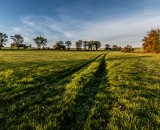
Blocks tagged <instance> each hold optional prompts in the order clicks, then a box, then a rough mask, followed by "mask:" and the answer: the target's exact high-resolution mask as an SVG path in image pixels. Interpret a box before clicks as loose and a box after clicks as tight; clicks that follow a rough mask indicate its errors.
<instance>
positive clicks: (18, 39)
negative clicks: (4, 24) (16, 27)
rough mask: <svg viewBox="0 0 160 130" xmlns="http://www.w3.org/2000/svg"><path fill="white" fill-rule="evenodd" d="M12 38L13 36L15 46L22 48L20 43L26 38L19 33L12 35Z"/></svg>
mask: <svg viewBox="0 0 160 130" xmlns="http://www.w3.org/2000/svg"><path fill="white" fill-rule="evenodd" d="M10 38H11V39H12V40H13V42H14V43H15V44H16V45H15V46H17V47H18V49H19V48H20V45H21V44H22V43H23V42H24V38H23V37H22V36H21V35H19V34H16V35H14V36H11V37H10Z"/></svg>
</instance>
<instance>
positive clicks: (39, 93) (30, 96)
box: [0, 54, 102, 128]
mask: <svg viewBox="0 0 160 130" xmlns="http://www.w3.org/2000/svg"><path fill="white" fill-rule="evenodd" d="M101 55H102V54H101ZM101 55H99V56H101ZM99 56H97V57H96V58H94V59H93V60H91V61H89V62H87V63H85V64H83V65H81V66H79V67H77V68H76V69H74V70H72V71H70V72H69V73H67V74H65V75H63V76H62V77H61V78H59V80H57V82H54V83H53V84H52V85H51V86H53V85H56V83H58V82H60V81H62V80H63V81H62V82H65V83H66V84H67V82H69V81H68V79H67V77H69V76H71V75H72V74H73V73H75V72H77V71H79V70H80V69H82V68H83V67H85V66H87V65H88V64H89V63H91V62H93V61H94V60H96V59H97V58H98V57H99ZM63 78H65V79H63ZM66 81H67V82H66ZM60 84H61V83H60ZM64 90H65V89H64V87H63V86H62V87H61V88H57V87H54V88H53V87H51V88H50V87H48V86H47V88H46V87H42V88H41V89H34V91H27V92H25V93H23V94H20V95H16V96H15V97H12V99H11V101H10V102H8V101H3V102H2V101H1V102H0V105H1V106H2V110H3V111H5V113H4V112H2V113H3V116H2V118H1V122H0V125H3V126H4V128H7V127H10V124H11V123H10V122H8V123H9V124H8V123H6V122H7V120H8V118H10V114H12V115H14V117H16V118H17V121H16V120H15V121H14V120H13V123H19V124H21V123H22V122H23V121H21V120H19V119H20V118H21V117H22V116H23V113H32V111H33V110H32V109H30V110H29V107H30V106H33V105H35V104H39V105H40V106H42V105H46V104H47V105H50V104H52V105H53V102H46V101H45V98H46V97H53V96H55V95H58V96H60V95H62V94H63V92H64ZM35 98H36V99H35ZM23 99H25V100H26V101H27V100H28V101H30V102H25V103H24V104H23V102H22V101H23ZM21 100H22V101H21ZM15 103H16V104H17V107H16V109H14V110H12V111H8V110H7V107H9V106H10V105H13V104H15ZM0 112H1V111H0ZM44 120H45V119H44ZM44 120H41V122H39V123H40V124H41V123H42V124H43V121H44ZM20 122H21V123H20ZM26 124H27V123H26ZM15 125H16V124H15ZM17 125H18V124H17Z"/></svg>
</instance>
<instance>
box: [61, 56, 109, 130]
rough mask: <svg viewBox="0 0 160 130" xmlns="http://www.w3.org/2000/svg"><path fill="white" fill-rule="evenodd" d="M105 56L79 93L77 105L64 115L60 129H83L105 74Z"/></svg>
mask: <svg viewBox="0 0 160 130" xmlns="http://www.w3.org/2000/svg"><path fill="white" fill-rule="evenodd" d="M105 56H106V54H105V55H104V56H103V58H102V59H101V61H100V65H99V66H98V68H97V70H96V71H95V73H94V74H93V75H92V77H90V79H89V82H88V83H87V84H86V85H85V86H84V87H83V88H82V90H81V92H79V93H78V95H77V97H76V98H75V100H74V102H75V104H73V105H72V106H70V107H69V109H68V110H67V111H66V112H65V113H64V115H63V120H62V121H61V123H60V124H59V125H60V126H61V127H60V129H66V130H68V129H72V130H74V129H75V130H81V129H83V127H84V125H85V122H86V119H87V116H88V114H89V113H90V110H91V107H92V105H93V103H94V100H95V95H96V93H97V91H98V88H99V86H100V83H101V81H102V77H103V75H104V72H105V71H104V70H105Z"/></svg>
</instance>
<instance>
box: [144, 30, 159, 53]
mask: <svg viewBox="0 0 160 130" xmlns="http://www.w3.org/2000/svg"><path fill="white" fill-rule="evenodd" d="M142 42H143V44H142V47H143V50H144V51H145V52H154V53H160V29H159V28H157V29H151V30H150V31H148V32H147V35H146V36H144V38H143V39H142Z"/></svg>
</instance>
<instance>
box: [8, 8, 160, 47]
mask: <svg viewBox="0 0 160 130" xmlns="http://www.w3.org/2000/svg"><path fill="white" fill-rule="evenodd" d="M61 12H63V10H62V11H61ZM20 20H21V22H22V25H21V26H17V27H12V31H11V32H10V33H12V34H13V33H16V34H18V33H19V34H21V35H22V36H24V38H25V43H26V44H32V45H35V44H34V43H33V38H34V37H36V36H37V35H41V36H43V37H45V38H47V39H48V46H50V47H52V46H53V44H55V43H56V41H60V40H62V41H66V40H71V42H72V43H73V45H74V44H75V41H77V40H80V39H81V40H99V41H100V42H101V43H102V47H104V45H105V44H106V43H109V44H111V45H113V44H117V45H118V46H122V47H123V46H125V45H126V44H132V45H133V46H134V47H139V46H141V44H142V43H141V39H142V38H143V36H144V35H145V33H146V31H148V30H149V29H150V28H151V27H153V28H155V27H158V26H159V21H160V16H159V15H158V14H156V13H155V12H149V13H148V12H147V11H144V12H142V13H141V14H139V15H133V16H129V17H123V18H122V17H121V18H118V19H111V20H108V19H106V18H104V19H100V20H98V19H97V20H93V21H85V20H82V19H81V20H77V19H74V17H70V16H68V15H66V16H65V15H64V16H62V15H60V16H59V19H55V18H52V17H47V16H42V15H39V16H36V15H27V16H21V17H20ZM73 47H74V46H73Z"/></svg>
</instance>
